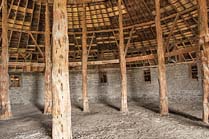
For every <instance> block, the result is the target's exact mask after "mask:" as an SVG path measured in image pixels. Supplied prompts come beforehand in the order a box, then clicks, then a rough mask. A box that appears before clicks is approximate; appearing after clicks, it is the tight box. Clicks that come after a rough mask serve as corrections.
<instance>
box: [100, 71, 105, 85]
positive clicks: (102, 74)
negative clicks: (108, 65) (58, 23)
mask: <svg viewBox="0 0 209 139" xmlns="http://www.w3.org/2000/svg"><path fill="white" fill-rule="evenodd" d="M99 77H100V83H107V73H106V72H100V73H99Z"/></svg>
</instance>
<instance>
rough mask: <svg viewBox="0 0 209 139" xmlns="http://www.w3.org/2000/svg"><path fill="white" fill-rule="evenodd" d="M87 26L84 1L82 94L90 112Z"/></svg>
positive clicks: (84, 103)
mask: <svg viewBox="0 0 209 139" xmlns="http://www.w3.org/2000/svg"><path fill="white" fill-rule="evenodd" d="M87 62H88V54H87V27H86V5H85V3H83V15H82V95H83V111H84V112H89V102H88V92H87V90H88V87H87V84H88V83H87V81H88V79H87V68H88V65H87Z"/></svg>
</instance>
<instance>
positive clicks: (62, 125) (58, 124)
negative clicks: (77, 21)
mask: <svg viewBox="0 0 209 139" xmlns="http://www.w3.org/2000/svg"><path fill="white" fill-rule="evenodd" d="M53 4H54V7H53V58H52V62H53V67H52V92H53V113H52V116H53V120H52V138H53V139H72V129H71V101H70V87H69V69H68V52H69V40H68V19H67V0H54V3H53Z"/></svg>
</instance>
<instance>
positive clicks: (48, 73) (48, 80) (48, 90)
mask: <svg viewBox="0 0 209 139" xmlns="http://www.w3.org/2000/svg"><path fill="white" fill-rule="evenodd" d="M49 14H50V13H49V5H48V1H47V2H46V11H45V61H46V62H45V63H46V65H45V66H46V67H45V98H44V103H45V105H44V114H51V113H52V63H51V39H50V38H51V37H50V17H49Z"/></svg>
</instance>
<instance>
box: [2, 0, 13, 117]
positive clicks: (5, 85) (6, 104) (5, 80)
mask: <svg viewBox="0 0 209 139" xmlns="http://www.w3.org/2000/svg"><path fill="white" fill-rule="evenodd" d="M7 20H8V18H7V0H2V52H1V64H2V66H1V69H0V120H6V119H9V118H10V117H11V116H12V112H11V106H10V100H9V74H8V62H9V61H8V60H9V53H8V47H9V46H8V24H7Z"/></svg>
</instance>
